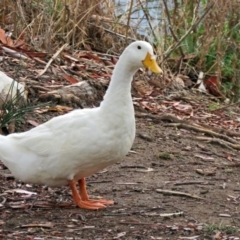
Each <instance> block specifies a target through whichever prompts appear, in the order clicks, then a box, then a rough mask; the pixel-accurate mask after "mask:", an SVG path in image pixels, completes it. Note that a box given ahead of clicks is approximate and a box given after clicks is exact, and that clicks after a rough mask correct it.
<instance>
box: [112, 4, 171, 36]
mask: <svg viewBox="0 0 240 240" xmlns="http://www.w3.org/2000/svg"><path fill="white" fill-rule="evenodd" d="M168 2H171V1H168ZM168 4H169V3H168ZM115 5H116V15H117V16H118V17H120V18H121V20H122V21H123V22H125V23H127V19H128V16H129V10H130V7H131V0H115ZM170 5H171V4H170ZM163 8H164V5H163V1H159V0H141V1H139V0H135V1H133V6H132V11H131V12H132V13H131V21H130V25H131V26H132V27H134V28H136V29H137V32H138V33H139V34H141V35H144V36H146V37H148V38H149V39H152V40H153V34H152V30H151V28H152V29H153V30H154V32H155V33H158V31H159V29H160V28H159V25H161V24H162V9H163ZM146 15H148V18H147V17H146Z"/></svg>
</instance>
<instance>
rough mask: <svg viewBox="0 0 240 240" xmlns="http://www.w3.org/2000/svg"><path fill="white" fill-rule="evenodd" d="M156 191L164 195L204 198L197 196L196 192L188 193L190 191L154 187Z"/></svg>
mask: <svg viewBox="0 0 240 240" xmlns="http://www.w3.org/2000/svg"><path fill="white" fill-rule="evenodd" d="M156 192H158V193H163V194H164V195H176V196H182V197H189V198H195V199H200V200H204V198H201V197H199V196H197V195H196V194H190V193H185V192H179V191H172V190H163V189H156Z"/></svg>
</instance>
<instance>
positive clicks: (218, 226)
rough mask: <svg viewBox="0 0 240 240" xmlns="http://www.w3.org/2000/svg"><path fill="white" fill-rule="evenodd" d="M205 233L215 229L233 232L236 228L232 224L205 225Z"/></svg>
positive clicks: (212, 231)
mask: <svg viewBox="0 0 240 240" xmlns="http://www.w3.org/2000/svg"><path fill="white" fill-rule="evenodd" d="M203 230H204V231H205V232H207V233H214V232H215V231H221V232H224V233H227V234H233V233H236V232H237V228H235V227H232V226H226V225H221V224H220V225H215V224H211V225H206V226H205V227H204V229H203Z"/></svg>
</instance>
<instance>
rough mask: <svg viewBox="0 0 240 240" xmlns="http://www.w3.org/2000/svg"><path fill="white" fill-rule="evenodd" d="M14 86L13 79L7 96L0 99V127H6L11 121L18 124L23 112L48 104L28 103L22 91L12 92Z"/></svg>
mask: <svg viewBox="0 0 240 240" xmlns="http://www.w3.org/2000/svg"><path fill="white" fill-rule="evenodd" d="M14 87H16V86H14V81H12V84H11V86H10V88H9V91H8V94H7V96H6V97H4V99H1V100H2V106H1V113H0V129H3V128H7V127H8V125H9V124H10V123H12V122H14V123H15V124H16V125H17V126H18V125H19V124H21V122H22V121H23V117H24V115H25V114H27V113H32V112H33V111H34V110H35V109H37V108H39V107H43V106H46V105H47V104H49V103H42V104H34V103H28V102H27V100H25V99H24V97H23V92H21V91H17V92H16V93H15V94H14V92H15V91H14V90H13V88H14Z"/></svg>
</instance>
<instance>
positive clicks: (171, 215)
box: [159, 212, 183, 217]
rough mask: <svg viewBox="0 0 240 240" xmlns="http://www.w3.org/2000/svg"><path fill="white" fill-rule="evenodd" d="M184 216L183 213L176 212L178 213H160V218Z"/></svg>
mask: <svg viewBox="0 0 240 240" xmlns="http://www.w3.org/2000/svg"><path fill="white" fill-rule="evenodd" d="M181 215H183V212H176V213H160V214H159V216H160V217H177V216H181Z"/></svg>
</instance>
